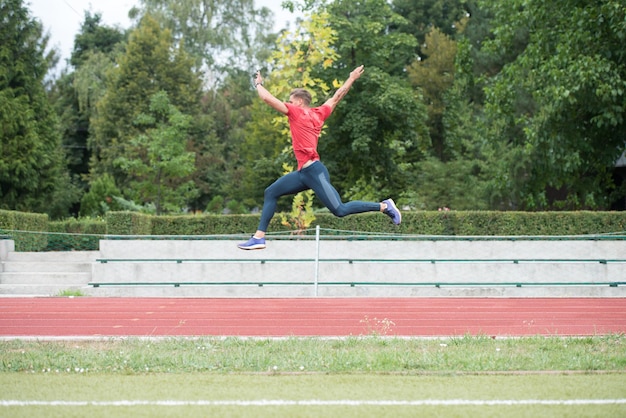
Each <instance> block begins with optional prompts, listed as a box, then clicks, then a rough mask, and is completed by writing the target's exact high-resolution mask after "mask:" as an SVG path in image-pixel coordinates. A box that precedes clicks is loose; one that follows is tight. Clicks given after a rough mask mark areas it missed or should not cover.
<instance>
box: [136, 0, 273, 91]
mask: <svg viewBox="0 0 626 418" xmlns="http://www.w3.org/2000/svg"><path fill="white" fill-rule="evenodd" d="M141 4H142V8H141V9H136V10H134V11H132V12H131V15H134V16H139V15H145V14H150V15H152V16H154V17H155V18H156V19H157V21H158V22H159V23H160V24H162V25H163V26H164V27H166V28H168V29H169V30H170V31H171V33H172V34H173V36H174V39H175V40H176V41H182V42H183V45H184V46H185V49H186V50H187V51H188V52H189V54H190V55H191V56H192V57H194V59H195V63H196V68H197V69H200V68H202V69H204V70H205V71H207V73H208V75H210V76H212V77H218V76H220V75H221V73H222V72H223V71H227V72H228V71H230V69H231V68H233V67H234V68H237V69H247V68H257V67H258V65H257V64H258V63H260V62H262V61H263V60H264V59H265V58H267V53H266V51H267V49H268V47H269V45H270V44H271V43H272V42H273V40H274V38H273V37H272V36H269V35H268V32H269V31H270V29H271V27H272V24H273V22H272V19H271V11H270V10H269V9H267V8H261V9H255V8H254V1H253V0H232V1H220V0H187V1H184V2H176V1H170V0H141ZM207 81H209V83H210V84H214V82H215V80H207Z"/></svg>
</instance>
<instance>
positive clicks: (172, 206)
mask: <svg viewBox="0 0 626 418" xmlns="http://www.w3.org/2000/svg"><path fill="white" fill-rule="evenodd" d="M135 124H136V125H137V126H138V127H139V128H140V130H141V132H142V133H141V134H139V135H137V136H136V137H135V138H132V139H131V140H130V144H129V145H130V147H129V150H131V153H130V155H121V156H119V157H117V158H116V159H115V161H114V162H113V163H114V164H115V165H116V166H119V167H120V168H121V169H122V170H123V171H124V172H126V173H127V174H128V177H129V178H130V179H131V180H130V185H131V190H132V192H127V194H129V195H130V196H131V197H132V198H133V200H134V201H136V202H141V203H144V204H145V203H152V204H154V207H155V210H156V214H157V215H160V214H162V213H163V212H178V211H180V210H181V208H183V207H184V206H185V204H186V202H188V201H189V200H190V199H191V198H192V197H193V196H194V195H195V194H196V193H197V190H196V188H195V185H194V183H193V181H191V180H189V175H190V174H191V173H192V172H193V171H194V169H195V167H194V160H195V154H194V153H192V152H188V151H186V149H185V147H186V144H187V138H188V131H189V128H190V125H191V117H190V116H188V115H183V114H182V113H181V112H180V111H179V110H178V109H176V107H175V106H173V105H172V104H171V103H170V101H169V99H168V97H167V93H166V92H164V91H160V92H157V93H155V94H154V95H153V96H152V97H151V98H150V109H149V113H146V114H144V113H141V114H139V115H138V116H137V118H136V119H135Z"/></svg>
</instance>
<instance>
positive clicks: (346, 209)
mask: <svg viewBox="0 0 626 418" xmlns="http://www.w3.org/2000/svg"><path fill="white" fill-rule="evenodd" d="M309 189H312V190H313V191H314V192H315V195H316V196H317V197H318V198H319V199H320V200H321V201H322V203H324V205H325V206H326V207H327V208H328V209H330V211H331V212H332V213H333V215H335V216H339V217H343V216H346V215H351V214H354V213H363V212H376V211H379V210H380V203H375V202H362V201H358V200H356V201H353V202H347V203H342V202H341V197H339V193H338V192H337V190H335V188H334V187H333V185H332V184H330V176H329V175H328V170H327V169H326V166H325V165H324V164H322V162H321V161H315V162H314V163H313V164H311V165H310V166H308V167H306V168H303V169H302V170H299V171H292V172H291V173H289V174H286V175H284V176H282V177H281V178H279V179H278V180H276V181H275V182H274V183H272V184H271V185H270V186H269V187H268V188H267V189H265V201H264V203H263V212H261V222H260V223H259V231H263V232H265V231H267V226H268V225H269V223H270V220H272V217H274V212H276V204H277V201H278V198H279V197H281V196H285V195H290V194H297V193H299V192H302V191H305V190H309Z"/></svg>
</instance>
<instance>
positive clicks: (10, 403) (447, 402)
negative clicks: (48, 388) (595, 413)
mask: <svg viewBox="0 0 626 418" xmlns="http://www.w3.org/2000/svg"><path fill="white" fill-rule="evenodd" d="M617 404H621V405H626V399H507V400H501V399H482V400H473V399H422V400H357V399H354V400H352V399H339V400H321V399H311V400H287V399H260V400H221V401H220V400H195V401H179V400H164V401H159V400H154V401H149V400H119V401H36V400H32V401H21V400H0V406H3V407H16V406H19V407H28V406H520V405H557V406H569V405H617Z"/></svg>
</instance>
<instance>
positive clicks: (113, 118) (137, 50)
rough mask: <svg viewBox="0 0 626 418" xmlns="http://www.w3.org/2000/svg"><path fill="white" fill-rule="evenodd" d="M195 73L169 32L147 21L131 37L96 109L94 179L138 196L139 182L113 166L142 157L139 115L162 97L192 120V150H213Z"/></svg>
mask: <svg viewBox="0 0 626 418" xmlns="http://www.w3.org/2000/svg"><path fill="white" fill-rule="evenodd" d="M192 68H193V60H192V59H191V58H190V57H189V55H188V54H187V53H186V52H185V49H184V48H183V47H182V45H178V46H176V45H175V44H174V43H173V39H172V35H171V32H170V31H169V30H167V29H165V30H162V29H161V27H160V26H159V24H158V22H157V21H156V20H155V19H152V18H151V17H150V16H145V17H144V18H143V19H142V21H141V23H140V25H139V26H138V27H137V28H136V29H135V30H134V31H133V32H132V33H131V34H130V37H129V41H128V44H127V46H126V50H125V53H124V54H123V55H121V56H120V57H118V59H117V66H116V67H115V68H114V69H113V70H112V71H111V73H110V77H108V78H107V89H106V93H105V95H104V96H103V97H102V99H101V100H100V101H99V102H98V104H97V112H96V115H95V118H94V119H93V120H92V127H93V133H94V135H93V136H92V137H90V143H89V145H90V147H91V149H92V161H91V166H90V176H91V177H92V179H95V178H97V177H98V176H99V175H102V174H104V173H110V174H112V175H113V178H114V179H115V183H116V185H117V186H118V187H119V188H120V190H121V191H122V194H123V196H124V197H126V198H128V197H131V196H133V195H134V191H133V188H132V184H134V182H135V181H136V178H134V175H131V173H129V172H128V170H126V169H124V168H123V167H122V166H121V165H120V164H117V163H115V161H117V160H118V159H119V158H120V157H123V158H127V159H137V158H140V157H142V155H139V154H137V146H136V143H135V141H136V140H137V138H138V137H139V136H141V135H144V134H145V133H146V132H145V131H146V127H145V126H143V125H141V124H137V123H136V121H137V120H138V118H139V116H140V115H146V114H150V112H151V111H150V98H151V97H152V96H153V95H155V94H156V93H159V92H161V91H164V92H166V93H167V97H168V100H169V102H170V103H171V105H172V106H174V107H175V108H177V109H178V110H179V111H180V113H181V114H184V115H188V116H190V117H192V122H191V126H190V127H189V128H188V129H189V131H188V132H189V140H190V142H191V143H190V144H189V147H190V148H194V147H198V148H201V149H202V150H203V152H205V150H210V146H208V144H209V142H210V141H211V140H212V138H213V137H212V134H211V131H210V126H208V125H207V120H206V118H204V117H203V116H202V115H201V114H200V98H201V89H200V86H201V80H200V77H199V75H198V74H197V73H196V72H194V71H193V69H192ZM167 210H171V208H170V207H168V208H167Z"/></svg>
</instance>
